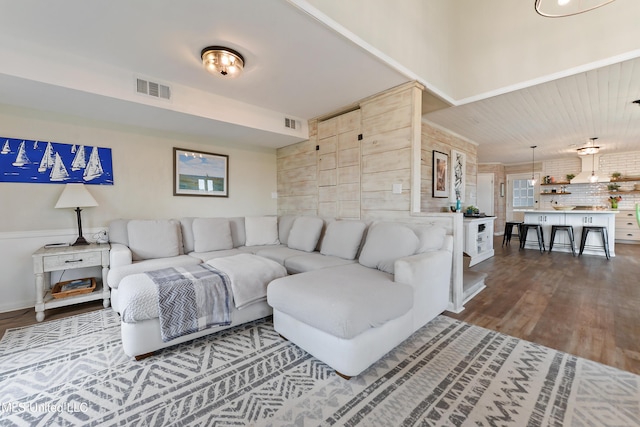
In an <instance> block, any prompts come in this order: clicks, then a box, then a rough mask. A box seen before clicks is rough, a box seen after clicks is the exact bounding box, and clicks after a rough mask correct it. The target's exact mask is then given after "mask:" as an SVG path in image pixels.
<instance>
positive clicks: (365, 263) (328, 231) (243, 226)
mask: <svg viewBox="0 0 640 427" xmlns="http://www.w3.org/2000/svg"><path fill="white" fill-rule="evenodd" d="M450 233H451V231H450V230H447V229H445V228H443V227H441V226H439V225H434V224H432V223H430V222H428V221H422V222H420V221H415V222H413V223H393V222H373V223H371V224H366V223H365V222H363V221H350V220H335V219H323V218H320V217H311V216H281V217H279V218H276V217H236V218H182V219H180V220H116V221H114V222H112V224H111V226H110V240H111V245H112V250H111V266H110V272H109V275H108V279H107V282H108V284H109V286H110V287H111V291H112V297H111V298H112V306H113V308H114V310H116V311H117V312H119V313H120V315H121V316H122V340H123V346H124V349H125V352H126V353H127V354H128V355H130V356H136V357H137V356H142V355H146V354H148V353H151V352H153V351H155V350H158V349H161V348H165V347H168V346H171V345H174V344H178V343H180V342H184V341H187V340H190V339H193V338H196V337H199V336H203V335H206V334H208V333H212V332H215V331H219V330H222V329H225V328H228V327H232V326H235V325H238V324H240V323H244V322H247V321H251V320H255V319H258V318H262V317H265V316H268V315H270V314H271V313H272V312H273V315H274V326H275V329H276V330H277V331H278V332H279V333H280V334H281V335H282V336H283V337H285V338H287V339H289V340H291V341H292V342H293V343H295V344H296V345H298V346H300V347H301V348H303V349H304V350H306V351H308V352H309V353H311V354H312V355H314V356H316V357H317V358H319V359H320V360H322V361H323V362H325V363H327V364H328V365H330V366H331V367H333V368H334V369H336V371H338V372H339V373H340V374H342V375H343V376H345V377H349V376H354V375H358V374H359V373H360V372H362V371H363V370H364V369H366V368H367V367H368V366H370V365H371V364H372V363H374V362H375V361H376V360H378V359H379V358H380V357H382V356H383V355H384V354H385V353H387V352H388V351H389V350H391V349H393V348H394V347H395V346H396V345H398V344H399V343H400V342H402V341H403V340H404V339H406V338H407V337H408V336H409V335H411V333H413V332H414V331H415V330H417V329H418V328H420V327H422V326H423V325H425V324H426V323H427V322H429V321H430V320H431V319H433V318H434V317H435V316H437V315H438V314H439V313H441V312H442V311H444V310H445V309H446V308H447V304H448V302H449V297H450V292H451V287H450V283H451V271H452V259H453V256H452V247H453V239H452V236H451V234H450ZM241 254H253V255H255V256H257V257H260V258H264V259H268V260H271V261H269V265H274V266H282V267H284V268H283V269H282V270H283V273H282V274H276V273H277V272H275V271H274V272H272V274H271V275H267V276H265V277H267V278H266V279H264V280H265V281H268V282H269V283H268V285H267V284H266V283H265V290H264V292H265V293H264V296H261V298H258V299H257V301H255V302H252V303H250V304H247V305H246V306H242V307H235V306H233V307H232V312H231V324H230V325H228V326H222V327H218V328H213V329H208V330H203V331H198V332H197V333H191V334H188V335H185V336H182V337H180V338H177V339H174V340H171V341H168V342H164V341H162V338H161V334H160V326H159V319H158V313H157V308H155V307H154V304H155V305H157V304H158V296H157V292H156V290H155V289H154V285H153V283H152V282H150V280H149V279H148V275H146V274H145V273H146V272H148V271H153V270H157V269H162V268H166V267H183V266H193V265H197V264H200V263H206V264H212V265H214V266H215V265H216V262H217V263H218V264H219V263H220V262H219V260H220V259H221V258H222V257H234V256H236V257H235V258H227V260H242V259H245V258H243V257H238V255H241ZM216 260H218V261H216ZM272 261H273V262H272ZM185 268H186V267H185ZM285 270H286V272H285ZM271 279H274V280H271Z"/></svg>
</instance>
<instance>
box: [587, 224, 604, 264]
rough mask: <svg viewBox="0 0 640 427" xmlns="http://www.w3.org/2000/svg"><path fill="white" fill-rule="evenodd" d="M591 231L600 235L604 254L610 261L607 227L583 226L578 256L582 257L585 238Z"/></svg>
mask: <svg viewBox="0 0 640 427" xmlns="http://www.w3.org/2000/svg"><path fill="white" fill-rule="evenodd" d="M590 231H593V232H595V233H600V234H601V235H602V246H603V247H604V253H605V255H606V256H607V259H611V256H610V255H609V234H608V232H607V227H604V226H598V225H585V226H584V227H582V241H581V242H580V255H582V251H584V245H585V243H586V242H587V236H588V235H589V232H590Z"/></svg>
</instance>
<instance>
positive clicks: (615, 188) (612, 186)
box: [607, 184, 620, 191]
mask: <svg viewBox="0 0 640 427" xmlns="http://www.w3.org/2000/svg"><path fill="white" fill-rule="evenodd" d="M619 189H620V186H619V185H618V184H609V185H607V190H609V191H618V190H619Z"/></svg>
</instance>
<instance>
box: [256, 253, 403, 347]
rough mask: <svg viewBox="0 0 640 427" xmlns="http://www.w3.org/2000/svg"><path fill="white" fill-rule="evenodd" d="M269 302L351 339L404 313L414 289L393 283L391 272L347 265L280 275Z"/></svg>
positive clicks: (335, 334)
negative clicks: (281, 276)
mask: <svg viewBox="0 0 640 427" xmlns="http://www.w3.org/2000/svg"><path fill="white" fill-rule="evenodd" d="M267 301H268V303H269V305H270V306H272V307H273V308H274V309H276V310H279V311H281V312H283V313H286V314H288V315H290V316H292V317H294V318H295V319H297V320H299V321H301V322H303V323H306V324H307V325H309V326H312V327H314V328H316V329H320V330H321V331H324V332H327V333H329V334H331V335H334V336H336V337H340V338H344V339H351V338H353V337H355V336H356V335H359V334H361V333H362V332H365V331H366V330H368V329H370V328H375V327H378V326H382V325H384V324H385V323H386V322H388V321H389V320H393V319H396V318H398V317H400V316H402V315H404V314H406V313H407V312H408V311H409V310H410V309H411V307H412V305H413V288H412V287H411V286H409V285H405V284H400V283H394V282H393V279H392V277H391V275H390V274H388V273H385V272H382V271H379V270H375V269H371V268H367V267H363V266H361V265H359V264H349V265H344V266H340V267H333V268H330V269H322V270H315V271H310V272H307V273H301V274H295V275H292V276H287V277H283V278H280V279H276V280H274V281H273V282H271V283H270V284H269V287H268V288H267Z"/></svg>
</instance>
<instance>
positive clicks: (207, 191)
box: [173, 147, 229, 197]
mask: <svg viewBox="0 0 640 427" xmlns="http://www.w3.org/2000/svg"><path fill="white" fill-rule="evenodd" d="M173 195H174V196H209V197H229V156H227V155H225V154H215V153H206V152H204V151H196V150H186V149H183V148H175V147H174V148H173Z"/></svg>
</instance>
